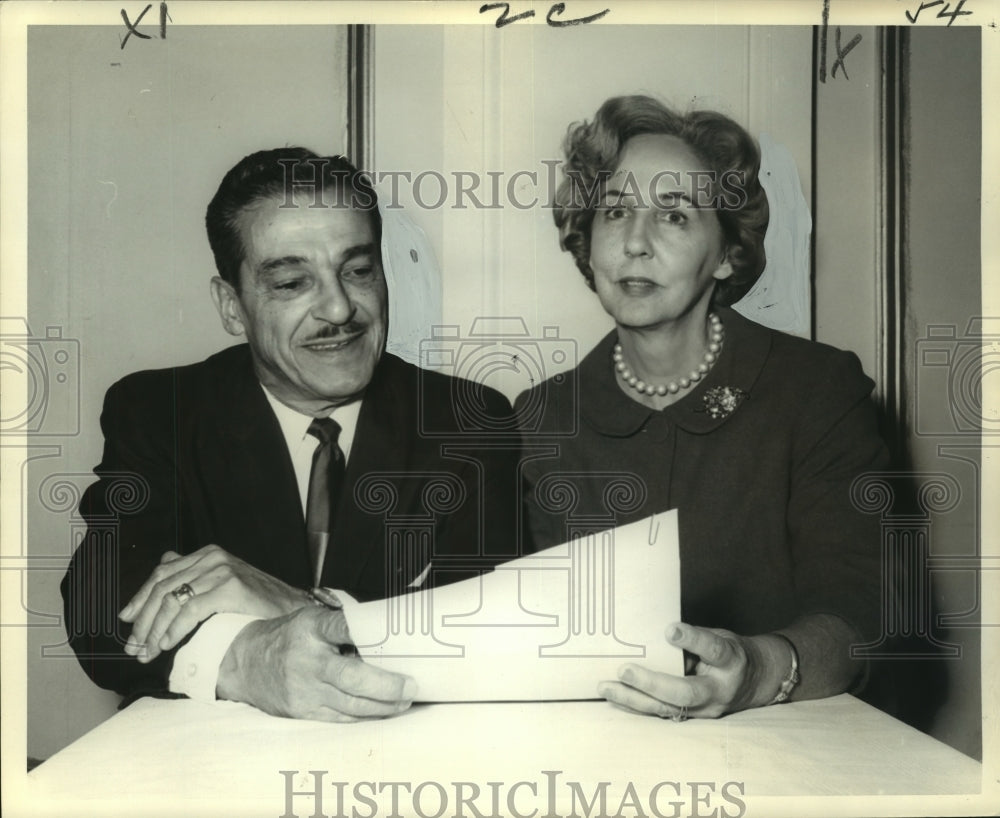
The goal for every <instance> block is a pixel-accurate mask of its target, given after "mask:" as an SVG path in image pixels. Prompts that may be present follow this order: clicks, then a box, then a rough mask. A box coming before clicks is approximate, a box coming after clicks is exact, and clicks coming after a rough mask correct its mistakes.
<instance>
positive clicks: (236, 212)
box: [205, 148, 382, 290]
mask: <svg viewBox="0 0 1000 818" xmlns="http://www.w3.org/2000/svg"><path fill="white" fill-rule="evenodd" d="M297 197H298V198H297ZM266 199H280V200H281V202H282V205H279V206H287V207H350V208H353V209H355V210H363V211H365V212H367V213H368V216H369V218H370V219H371V224H372V234H373V235H374V239H375V247H376V248H378V247H380V246H381V242H382V218H381V216H380V215H379V212H378V197H377V196H376V194H375V190H374V188H372V185H371V182H370V181H369V179H368V177H367V176H366V175H365V174H364V173H362V172H361V171H359V170H358V169H357V168H356V167H354V165H352V164H351V163H350V162H349V161H347V159H346V158H345V157H343V156H319V155H318V154H315V153H313V152H312V151H311V150H308V149H307V148H273V149H271V150H266V151H257V152H256V153H251V154H250V155H249V156H245V157H243V158H242V159H241V160H240V161H239V162H237V163H236V165H235V166H234V167H233V168H232V169H231V170H230V171H229V172H228V173H227V174H226V175H225V176H224V177H223V178H222V183H221V184H220V185H219V189H218V190H217V191H216V192H215V196H213V197H212V201H211V202H209V205H208V210H207V211H206V213H205V228H206V229H207V230H208V243H209V244H210V245H211V247H212V254H213V255H214V256H215V266H216V268H217V269H218V271H219V275H220V276H222V279H223V280H224V281H226V282H228V283H229V284H231V285H232V286H233V287H235V288H236V289H237V290H239V288H240V265H242V264H243V259H244V255H245V250H244V247H243V239H242V237H241V235H240V216H241V215H242V213H243V211H244V210H246V209H247V208H249V207H252V206H253V205H254V204H255V203H257V202H260V201H263V200H266ZM303 199H307V200H308V203H306V202H305V201H303Z"/></svg>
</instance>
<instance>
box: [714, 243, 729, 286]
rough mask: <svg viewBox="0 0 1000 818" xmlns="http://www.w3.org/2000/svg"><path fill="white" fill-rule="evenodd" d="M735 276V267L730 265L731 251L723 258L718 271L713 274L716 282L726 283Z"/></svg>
mask: <svg viewBox="0 0 1000 818" xmlns="http://www.w3.org/2000/svg"><path fill="white" fill-rule="evenodd" d="M732 274H733V265H732V264H730V263H729V251H728V250H727V251H726V254H725V255H724V256H723V257H722V261H721V262H720V263H719V267H718V269H716V271H715V272H714V273H712V278H714V279H715V280H716V281H725V279H727V278H729V276H731V275H732Z"/></svg>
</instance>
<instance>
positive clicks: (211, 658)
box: [169, 613, 261, 702]
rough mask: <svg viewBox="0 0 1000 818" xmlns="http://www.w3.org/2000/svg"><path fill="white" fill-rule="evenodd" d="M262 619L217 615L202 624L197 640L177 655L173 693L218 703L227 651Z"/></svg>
mask: <svg viewBox="0 0 1000 818" xmlns="http://www.w3.org/2000/svg"><path fill="white" fill-rule="evenodd" d="M260 618H261V617H259V616H249V615H247V614H235V613H218V614H215V615H214V616H210V617H209V618H208V619H206V620H205V621H204V622H202V623H201V627H200V628H198V630H197V632H196V633H195V634H194V636H192V637H191V639H190V640H188V642H187V644H186V645H184V646H183V647H182V648H180V649H179V650H178V651H177V653H175V654H174V666H173V668H172V669H171V671H170V679H169V685H170V692H171V693H183V694H184V695H185V696H188V697H189V698H192V699H197V700H198V701H203V702H214V701H215V686H216V685H217V684H218V682H219V669H220V668H221V667H222V660H223V659H225V658H226V651H228V650H229V646H230V645H231V644H233V641H234V640H235V639H236V637H237V636H238V635H239V632H240V631H241V630H243V629H244V628H245V627H246V626H247V625H249V624H250V623H251V622H255V621H256V620H258V619H260Z"/></svg>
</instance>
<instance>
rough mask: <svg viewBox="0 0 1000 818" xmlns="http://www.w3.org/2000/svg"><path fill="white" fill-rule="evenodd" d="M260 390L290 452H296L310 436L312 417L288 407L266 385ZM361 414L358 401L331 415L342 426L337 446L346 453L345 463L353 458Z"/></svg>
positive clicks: (342, 407) (261, 386)
mask: <svg viewBox="0 0 1000 818" xmlns="http://www.w3.org/2000/svg"><path fill="white" fill-rule="evenodd" d="M260 388H261V389H263V390H264V396H265V397H266V398H267V402H268V403H269V404H271V409H272V410H273V411H274V416H275V417H276V418H277V419H278V425H279V426H280V427H281V434H282V435H283V436H284V438H285V444H286V445H287V446H288V451H290V452H294V451H295V450H296V449H297V448H298V447H299V446H301V445H302V441H303V440H305V438H306V435H307V434H308V431H309V424H310V423H312V420H313V418H312V415H303V414H302V413H301V412H296V411H295V410H294V409H292V408H291V407H290V406H286V405H285V404H283V403H282V402H281V401H280V400H278V399H277V398H276V397H275V396H274V395H272V394H271V392H270V391H269V390H268V388H267V387H266V386H264V384H261V385H260ZM360 412H361V401H360V400H356V401H352V402H351V403H345V404H344V405H343V406H338V407H336V408H335V409H334V410H333V411H332V412H331V413H330V415H329V417H331V418H333V419H334V420H335V421H337V425H338V426H340V436H339V437H338V438H337V444H338V445H339V446H340V450H341V451H342V452H343V453H344V461H345V462H346V461H347V459H348V458H349V457H350V456H351V445H352V444H353V443H354V432H355V431H356V430H357V428H358V415H359V414H360Z"/></svg>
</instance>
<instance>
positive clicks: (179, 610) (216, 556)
mask: <svg viewBox="0 0 1000 818" xmlns="http://www.w3.org/2000/svg"><path fill="white" fill-rule="evenodd" d="M184 584H187V585H188V586H190V588H191V590H192V591H193V592H194V596H193V597H192V598H190V599H189V600H188V601H187V602H185V603H183V604H182V603H181V602H180V601H178V600H177V598H176V597H175V596H174V595H173V591H175V590H177V589H178V588H179V587H180V586H182V585H184ZM306 604H308V603H307V600H306V598H305V596H304V595H303V593H302V591H301V590H299V589H296V588H293V587H292V586H290V585H288V584H286V583H284V582H282V581H281V580H279V579H275V578H274V577H272V576H271V575H270V574H265V573H264V572H263V571H261V570H259V569H257V568H254V567H253V566H252V565H250V564H248V563H246V562H244V561H243V560H241V559H238V558H237V557H234V556H233V555H232V554H230V553H228V552H226V551H224V550H223V549H222V548H219V546H217V545H206V546H205V547H204V548H199V549H198V550H197V551H195V552H193V553H191V554H188V555H187V556H184V557H182V556H180V555H179V554H176V553H174V552H173V551H167V552H166V553H165V554H164V555H163V556H162V557H161V558H160V564H159V565H158V566H157V567H156V568H155V569H154V571H153V573H152V574H151V575H150V577H149V579H148V580H146V582H145V583H144V584H143V586H142V587H141V588H140V589H139V590H138V592H137V593H136V595H135V596H133V597H132V599H131V600H129V603H128V604H127V605H126V606H125V607H124V608H123V609H122V611H121V613H120V614H119V616H120V617H121V618H122V619H123V620H124V621H125V622H131V623H132V634H131V636H130V637H129V641H128V643H127V644H126V645H125V652H126V653H128V654H130V655H132V656H136V658H138V660H139V661H140V662H150V661H152V660H153V659H155V658H156V657H157V656H158V655H159V654H160V652H161V651H163V650H169V649H170V648H172V647H174V646H175V645H177V643H178V642H180V641H181V640H182V639H183V638H184V637H185V636H187V635H188V634H189V633H190V632H191V631H193V630H194V629H195V628H196V627H197V626H198V625H199V624H200V623H201V622H204V621H205V620H206V619H208V617H210V616H211V615H212V614H216V613H222V612H227V613H243V614H252V615H256V616H260V617H263V618H265V619H269V618H271V617H275V616H282V615H284V614H287V613H291V612H292V611H295V610H296V609H298V608H301V607H302V606H304V605H306Z"/></svg>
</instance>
